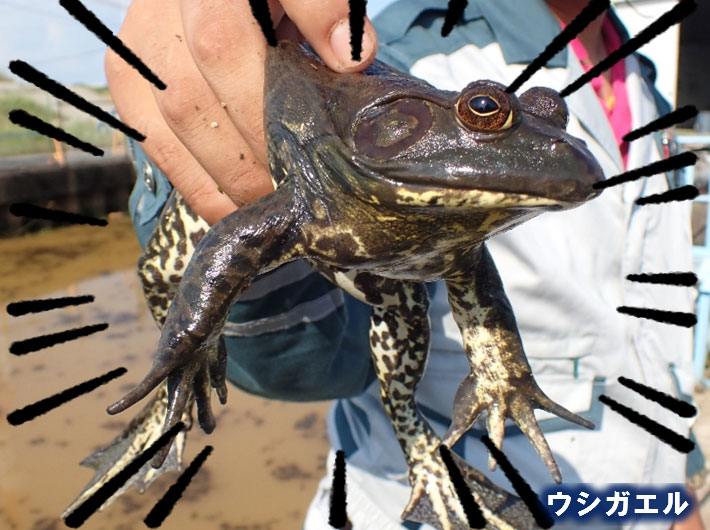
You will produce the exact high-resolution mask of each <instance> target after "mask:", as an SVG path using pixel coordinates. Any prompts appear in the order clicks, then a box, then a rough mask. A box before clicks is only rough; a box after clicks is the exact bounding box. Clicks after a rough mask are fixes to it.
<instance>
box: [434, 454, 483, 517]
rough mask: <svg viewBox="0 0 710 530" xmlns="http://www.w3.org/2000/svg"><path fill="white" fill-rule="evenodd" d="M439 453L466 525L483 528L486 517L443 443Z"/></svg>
mask: <svg viewBox="0 0 710 530" xmlns="http://www.w3.org/2000/svg"><path fill="white" fill-rule="evenodd" d="M439 454H441V459H442V460H443V461H444V465H446V469H447V470H448V471H449V478H450V479H451V484H453V486H454V490H455V491H456V495H457V496H458V498H459V501H460V502H461V506H462V507H463V511H464V513H465V514H466V521H467V522H468V526H470V527H471V528H485V527H486V524H487V523H486V518H485V517H484V516H483V512H482V511H481V507H480V506H479V505H478V503H477V502H476V499H474V498H473V495H472V494H471V490H470V489H469V487H468V484H466V481H465V480H464V478H463V476H462V475H461V470H460V469H459V467H458V466H457V465H456V462H454V458H453V457H452V456H451V450H450V449H449V448H448V447H446V446H445V445H444V444H441V445H439Z"/></svg>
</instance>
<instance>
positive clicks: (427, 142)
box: [266, 43, 603, 224]
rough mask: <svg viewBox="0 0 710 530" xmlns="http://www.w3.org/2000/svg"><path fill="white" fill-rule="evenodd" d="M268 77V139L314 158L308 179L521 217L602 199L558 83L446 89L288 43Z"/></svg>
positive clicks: (406, 200) (400, 202)
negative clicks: (340, 63)
mask: <svg viewBox="0 0 710 530" xmlns="http://www.w3.org/2000/svg"><path fill="white" fill-rule="evenodd" d="M266 74H267V85H266V86H267V89H266V97H267V109H271V110H270V111H269V110H267V118H269V117H270V116H271V117H272V119H270V120H267V121H269V124H270V125H269V134H270V138H271V139H272V143H274V142H273V140H275V139H278V138H284V137H285V136H289V137H290V138H291V139H290V140H289V141H288V142H287V143H293V142H294V141H295V142H298V144H300V145H301V146H303V147H304V148H305V151H307V152H310V153H311V155H310V156H311V158H312V159H313V160H315V164H314V166H315V167H316V168H317V169H316V172H317V173H318V174H319V176H318V177H316V179H315V180H318V181H323V179H327V180H329V181H330V184H329V186H335V187H339V188H341V189H343V190H345V192H346V193H348V194H351V195H353V196H356V197H358V198H359V199H361V200H364V201H367V202H371V203H374V204H379V205H393V206H394V207H396V208H397V209H399V210H400V211H401V210H403V209H406V208H407V207H408V206H411V207H414V208H421V207H426V208H428V209H434V210H436V209H441V210H442V212H445V211H451V210H452V209H453V210H456V211H459V210H460V209H461V208H464V209H466V210H467V211H471V210H475V211H478V212H481V213H483V211H486V210H497V211H498V212H499V214H500V215H502V213H503V212H502V210H508V211H507V215H506V217H511V216H512V217H514V218H518V217H520V218H521V219H520V220H523V219H522V218H523V217H524V218H529V217H530V216H531V215H535V214H536V213H539V212H541V211H544V210H546V209H562V208H570V207H574V206H577V205H579V204H582V203H583V202H585V201H587V200H589V199H592V198H594V197H595V196H596V195H598V192H597V191H595V190H594V189H593V188H592V186H593V184H595V183H596V182H599V181H601V180H603V175H602V171H601V168H600V167H599V164H598V163H597V162H596V160H595V159H594V157H593V156H592V154H591V153H590V152H589V151H588V149H587V148H586V145H585V144H584V142H583V141H581V140H579V139H577V138H574V137H572V136H570V135H569V134H567V133H566V132H565V128H566V126H567V119H568V113H567V107H566V105H565V103H564V101H563V100H562V98H561V97H560V96H559V94H557V92H555V91H554V90H551V89H547V88H532V89H530V90H528V91H527V92H525V93H524V94H522V95H521V96H520V98H518V97H516V95H515V94H509V93H507V92H506V91H505V87H503V86H502V85H500V84H499V83H495V82H493V81H477V82H473V83H471V84H469V85H468V86H467V87H466V88H464V90H463V91H461V92H460V93H456V92H449V91H442V90H438V89H436V88H434V87H433V86H431V85H429V84H428V83H426V82H424V81H422V80H421V79H417V78H415V77H412V76H409V75H407V74H403V73H402V72H399V71H397V70H395V69H392V68H389V67H387V66H386V65H384V64H383V63H381V62H379V61H375V63H374V64H373V65H372V66H371V67H370V68H368V69H367V70H366V71H365V72H364V73H357V74H335V73H333V72H332V71H330V70H329V69H328V68H327V67H325V66H324V65H323V64H322V62H321V61H320V60H319V59H318V57H317V56H316V55H315V54H313V53H312V52H310V51H309V50H307V49H303V48H300V47H298V46H296V45H293V44H289V43H281V44H280V45H279V47H278V48H275V49H273V51H272V52H271V55H270V57H269V60H268V61H267V72H266ZM270 112H273V115H270V114H269V113H270ZM282 143H283V142H282ZM274 169H277V170H278V169H279V168H274ZM289 171H293V168H290V169H289ZM281 172H282V173H284V174H285V173H287V172H288V171H285V170H282V171H281ZM513 224H515V223H513Z"/></svg>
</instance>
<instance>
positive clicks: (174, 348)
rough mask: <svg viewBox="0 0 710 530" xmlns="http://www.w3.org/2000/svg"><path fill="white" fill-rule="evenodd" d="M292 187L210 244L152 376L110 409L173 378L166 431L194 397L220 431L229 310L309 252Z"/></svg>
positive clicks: (171, 318)
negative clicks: (271, 273)
mask: <svg viewBox="0 0 710 530" xmlns="http://www.w3.org/2000/svg"><path fill="white" fill-rule="evenodd" d="M296 197H297V196H296V195H295V194H294V193H293V190H292V189H290V187H289V186H286V187H284V188H280V189H279V190H277V191H275V192H273V193H271V194H269V195H267V196H265V197H264V198H262V199H260V200H258V201H256V202H253V203H250V204H249V205H247V206H245V207H243V208H240V209H239V210H237V211H236V212H234V213H233V214H231V215H229V216H227V217H226V218H224V219H223V220H222V221H220V222H219V223H217V224H216V225H215V226H214V227H213V228H212V229H211V230H210V231H209V232H208V233H207V234H206V235H205V236H204V237H203V238H202V241H201V242H200V244H199V246H198V248H197V249H196V251H195V254H194V256H193V259H192V260H191V261H190V264H189V265H188V267H187V269H186V271H185V275H184V277H183V279H182V281H181V282H180V286H179V288H178V290H177V292H176V293H175V296H174V298H173V300H172V303H171V304H170V308H169V309H168V314H167V317H166V319H165V323H164V325H163V329H162V334H161V337H160V342H159V344H158V353H157V355H156V358H155V361H154V363H153V366H152V368H151V370H150V371H149V372H148V374H147V375H146V376H145V378H144V379H143V381H141V382H140V383H139V384H138V385H137V386H136V387H135V388H134V389H133V390H131V391H130V392H129V393H128V394H127V395H126V396H124V397H123V398H122V399H121V400H119V401H117V402H116V403H114V404H113V405H111V406H110V407H109V408H108V412H109V413H110V414H116V413H119V412H121V411H123V410H125V409H127V408H128V407H130V406H131V405H133V404H134V403H136V402H137V401H139V400H141V399H142V398H143V397H145V396H146V395H147V394H148V393H149V392H150V391H151V390H152V389H153V388H155V387H156V386H157V385H159V384H160V383H161V382H162V381H163V380H164V379H166V378H167V382H168V394H169V404H168V411H167V417H166V421H165V426H164V430H167V429H169V428H170V427H172V426H173V425H174V424H176V423H177V422H178V421H179V420H180V418H181V417H182V414H183V411H184V409H185V408H186V405H187V403H188V398H189V396H190V395H191V394H192V393H193V392H194V396H195V401H196V403H197V409H198V417H199V418H200V423H201V424H208V425H209V424H213V423H214V419H213V414H212V411H211V408H210V400H209V397H210V390H211V387H212V386H221V385H222V384H223V382H224V379H225V372H226V359H225V358H224V355H223V352H224V349H223V348H222V347H219V341H220V337H221V333H222V328H223V326H224V323H225V320H226V318H227V314H228V311H229V308H230V307H231V305H232V304H233V303H234V301H235V300H236V299H237V297H238V296H239V295H240V294H241V293H242V292H243V291H244V290H245V289H246V288H247V287H248V286H249V284H250V283H251V281H252V279H253V278H254V277H255V276H256V275H257V274H259V273H261V272H265V271H267V270H270V269H272V268H274V267H276V266H278V265H280V264H281V263H285V262H287V261H290V260H292V259H295V258H296V257H298V256H299V255H300V253H301V252H302V245H301V241H300V234H301V231H300V229H299V227H300V223H301V222H302V216H301V215H299V213H300V211H301V208H300V203H299V202H298V200H297V198H296Z"/></svg>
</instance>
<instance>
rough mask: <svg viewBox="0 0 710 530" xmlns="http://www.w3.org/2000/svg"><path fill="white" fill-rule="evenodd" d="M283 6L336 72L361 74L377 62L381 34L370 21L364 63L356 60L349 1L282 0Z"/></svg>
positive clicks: (365, 35) (364, 38)
mask: <svg viewBox="0 0 710 530" xmlns="http://www.w3.org/2000/svg"><path fill="white" fill-rule="evenodd" d="M353 3H356V2H353ZM361 3H362V4H364V3H365V2H361ZM281 5H282V6H283V8H284V10H285V11H286V14H287V15H288V17H289V19H291V21H292V22H293V23H294V24H295V25H296V26H297V27H298V30H299V31H300V32H301V34H302V35H303V36H304V37H305V39H306V40H307V41H308V42H309V43H310V44H311V46H313V48H315V50H316V52H318V55H320V57H321V58H322V59H323V61H324V62H325V64H327V65H328V67H330V68H331V69H332V70H334V71H336V72H357V71H360V70H364V69H365V68H367V66H369V65H370V63H372V61H373V60H374V59H375V53H376V52H377V34H376V33H375V28H373V27H372V24H371V23H370V20H369V19H368V18H367V17H365V21H364V31H363V34H362V51H361V54H360V59H359V60H353V58H352V46H351V31H350V22H349V15H350V9H349V6H348V2H347V1H346V0H281ZM355 27H356V28H357V25H356V26H355Z"/></svg>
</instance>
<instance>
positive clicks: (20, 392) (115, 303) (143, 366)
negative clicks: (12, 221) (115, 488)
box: [0, 217, 328, 530]
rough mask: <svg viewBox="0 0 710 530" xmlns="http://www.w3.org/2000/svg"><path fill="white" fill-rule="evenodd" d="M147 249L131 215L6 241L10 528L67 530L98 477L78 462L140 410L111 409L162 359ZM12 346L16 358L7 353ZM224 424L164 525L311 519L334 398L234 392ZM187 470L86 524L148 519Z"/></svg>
mask: <svg viewBox="0 0 710 530" xmlns="http://www.w3.org/2000/svg"><path fill="white" fill-rule="evenodd" d="M138 252H139V249H138V246H137V244H136V243H135V240H134V238H133V235H132V232H131V229H130V225H129V223H128V221H127V220H126V219H125V218H123V217H118V218H113V219H111V221H110V223H109V226H108V227H107V228H97V227H70V228H68V229H60V230H55V231H52V232H49V233H43V234H36V235H31V236H28V237H25V238H22V239H10V240H0V257H1V258H2V259H0V305H2V312H1V313H0V418H1V421H0V528H3V529H5V528H7V529H15V528H16V529H21V530H25V529H33V530H48V529H55V528H56V529H61V528H65V526H64V524H63V523H62V522H61V520H59V518H58V517H59V514H60V513H61V512H62V511H63V509H64V508H65V507H66V506H67V505H68V504H69V503H70V502H71V501H72V500H73V499H74V498H75V496H76V495H77V494H78V493H79V492H80V491H81V489H82V488H83V487H84V485H85V484H86V483H87V482H88V481H89V479H90V478H91V477H92V475H93V471H92V470H90V469H88V468H83V467H79V466H78V462H79V461H80V460H81V459H82V458H84V457H85V456H87V455H88V454H89V453H90V452H92V450H93V449H95V448H96V447H97V446H100V445H102V444H104V443H106V442H108V441H109V440H110V439H112V438H113V437H114V436H115V435H116V434H117V433H118V432H119V431H120V429H121V427H122V426H123V425H124V424H125V423H126V422H127V421H128V420H129V419H130V415H131V414H132V413H133V411H127V412H125V413H123V414H122V415H119V416H117V417H111V416H108V415H107V414H106V412H105V410H104V409H105V407H106V405H107V404H109V403H111V402H112V401H114V400H116V399H118V398H119V397H120V396H121V395H122V394H123V393H124V392H125V391H126V390H128V389H129V388H130V387H131V386H132V385H133V384H135V383H137V382H138V381H139V380H140V379H141V377H142V376H143V375H144V374H145V372H146V371H147V369H148V367H149V365H150V355H151V352H152V349H153V348H154V347H155V344H156V343H157V339H158V332H157V328H156V327H155V324H154V323H153V322H152V320H151V318H150V316H149V314H148V312H147V310H146V309H145V305H144V303H143V300H142V295H141V291H140V287H139V285H138V282H137V279H136V276H135V271H134V263H135V261H136V259H137V256H138ZM84 294H93V295H94V296H95V297H96V300H95V302H94V303H91V304H86V305H83V306H77V307H74V308H66V309H57V310H54V311H49V312H45V313H39V314H32V315H26V316H21V317H11V316H9V315H8V314H7V312H6V311H5V306H6V305H7V303H9V302H12V301H17V300H22V299H29V298H50V297H60V296H77V295H84ZM101 322H108V323H109V328H108V329H107V330H106V331H103V332H101V333H97V334H95V335H92V336H89V337H84V338H80V339H78V340H74V341H70V342H67V343H64V344H60V345H57V346H53V347H51V348H47V349H44V350H40V351H37V352H33V353H29V354H27V355H23V356H14V355H11V354H9V353H7V352H8V348H9V347H10V344H11V343H12V342H14V341H18V340H23V339H26V338H29V337H32V336H36V335H42V334H48V333H54V332H57V331H61V330H64V329H69V328H75V327H81V326H87V325H90V324H96V323H101ZM3 352H4V353H3ZM119 366H125V367H126V368H127V369H128V372H127V373H126V374H125V375H123V376H121V377H120V378H118V379H115V380H113V381H111V382H110V383H108V384H107V385H104V386H102V387H100V388H99V389H97V390H96V391H94V392H92V393H90V394H87V395H84V396H81V397H79V398H77V399H75V400H73V401H71V402H69V403H67V404H65V405H63V406H61V407H59V408H57V409H54V410H52V411H50V412H48V413H47V414H45V415H43V416H40V417H38V418H36V419H35V420H33V421H31V422H28V423H25V424H22V425H19V426H11V425H9V424H8V422H7V421H6V419H5V417H6V416H7V414H8V413H10V412H12V411H13V410H15V409H17V408H21V407H23V406H25V405H27V404H30V403H33V402H35V401H37V400H39V399H42V398H44V397H47V396H50V395H53V394H55V393H57V392H60V391H61V390H63V389H65V388H68V387H70V386H73V385H76V384H78V383H81V382H83V381H86V380H88V379H91V378H93V377H97V376H99V375H101V374H104V373H106V372H108V371H110V370H113V369H114V368H117V367H119ZM213 403H214V408H215V411H216V414H217V429H216V430H215V432H214V433H213V434H212V435H210V436H206V435H204V434H203V433H202V432H200V431H199V429H197V428H194V429H193V430H192V431H191V432H190V433H189V435H188V442H187V449H186V454H185V458H186V462H189V461H191V460H192V458H194V457H195V456H196V455H197V453H198V452H199V451H200V450H202V448H203V447H204V446H205V445H206V444H210V445H213V446H214V452H213V453H212V455H211V456H210V457H209V458H208V459H207V461H206V462H205V464H204V465H203V466H202V468H201V469H200V471H199V473H198V474H197V475H196V476H195V478H194V479H193V480H192V482H191V483H190V485H189V487H188V489H187V490H186V492H185V494H184V496H183V498H182V500H180V501H179V502H178V504H177V505H176V506H175V508H174V510H173V512H172V513H171V515H170V516H169V517H168V518H167V519H166V520H165V522H164V524H163V526H162V528H165V529H193V528H194V529H198V528H199V529H202V528H216V529H220V530H236V529H242V530H247V529H249V530H256V529H259V530H266V529H269V530H280V529H297V528H300V527H301V523H302V520H303V517H304V515H305V510H306V508H307V506H308V503H309V502H310V499H311V496H312V494H313V492H314V491H315V487H316V484H317V482H318V480H319V479H320V477H321V475H322V473H323V465H324V461H325V455H326V453H327V450H328V443H327V439H326V435H325V427H324V416H325V412H326V410H327V406H328V405H327V404H326V403H317V404H291V403H282V402H277V401H268V400H264V399H259V398H254V397H252V396H248V395H246V394H244V393H242V392H240V391H238V390H237V389H235V388H233V387H232V388H230V394H229V401H228V404H227V406H225V407H221V406H220V405H219V404H218V403H217V401H216V399H215V400H213ZM176 477H177V475H175V474H171V475H165V476H163V477H161V479H159V480H158V481H156V483H154V484H153V485H152V486H151V487H150V488H149V490H148V491H147V492H146V493H145V494H144V495H139V494H138V493H137V492H136V491H135V490H134V491H131V492H129V493H127V494H126V495H124V496H123V497H122V498H120V499H119V500H118V501H116V502H115V503H114V504H113V505H112V506H110V507H108V508H107V509H106V510H104V511H103V512H98V513H96V514H94V515H93V516H92V517H91V518H90V519H89V520H88V521H87V522H86V523H85V524H84V525H83V526H82V528H84V529H87V530H92V529H106V530H128V529H132V528H145V526H144V525H143V523H142V520H143V518H144V517H145V516H146V515H147V513H148V512H149V511H150V509H151V508H152V507H153V504H154V503H155V502H156V501H157V499H159V498H160V497H161V496H162V495H163V494H164V492H165V491H166V489H167V488H168V487H169V485H170V484H171V483H172V482H173V481H174V480H175V479H176Z"/></svg>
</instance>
